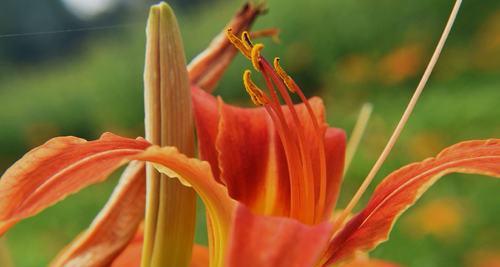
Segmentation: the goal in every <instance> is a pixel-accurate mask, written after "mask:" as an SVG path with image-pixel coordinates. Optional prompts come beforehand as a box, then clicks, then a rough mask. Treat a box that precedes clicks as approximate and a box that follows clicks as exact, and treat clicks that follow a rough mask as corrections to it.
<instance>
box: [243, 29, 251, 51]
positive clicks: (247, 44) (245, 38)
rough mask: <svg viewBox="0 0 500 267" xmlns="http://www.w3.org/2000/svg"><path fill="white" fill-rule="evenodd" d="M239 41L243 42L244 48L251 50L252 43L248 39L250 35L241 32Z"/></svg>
mask: <svg viewBox="0 0 500 267" xmlns="http://www.w3.org/2000/svg"><path fill="white" fill-rule="evenodd" d="M241 40H242V41H243V44H245V46H246V47H247V48H248V49H250V50H251V49H252V47H253V43H252V40H251V39H250V34H249V33H248V32H247V31H243V32H242V33H241Z"/></svg>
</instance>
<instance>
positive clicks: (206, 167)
mask: <svg viewBox="0 0 500 267" xmlns="http://www.w3.org/2000/svg"><path fill="white" fill-rule="evenodd" d="M133 159H138V160H144V161H149V162H153V163H156V164H155V167H156V168H157V169H158V171H160V172H162V173H164V174H166V175H167V176H168V177H172V178H178V179H179V180H180V181H181V182H182V183H183V184H184V185H188V186H192V187H193V189H194V190H195V191H196V192H197V193H198V195H199V196H200V198H201V199H202V201H203V202H204V204H205V207H206V209H207V213H208V215H209V216H208V220H209V221H208V222H207V223H208V224H210V226H211V229H212V231H211V233H209V234H211V235H212V238H211V239H210V242H211V243H210V246H209V247H210V264H213V265H212V266H221V265H222V264H223V261H224V257H223V256H224V253H225V251H226V245H227V240H228V234H229V229H230V224H231V218H232V217H231V216H232V214H233V210H234V207H235V203H236V202H235V201H234V200H232V199H231V198H230V197H229V195H228V194H227V190H226V188H225V187H224V186H223V185H221V184H220V183H217V181H215V179H214V178H213V176H212V171H211V168H210V164H209V163H208V162H206V161H200V160H197V159H194V158H188V157H187V156H185V155H184V154H181V153H180V152H179V151H178V150H177V149H176V148H174V147H163V148H160V147H156V146H153V147H151V148H149V149H148V150H146V151H145V152H144V153H142V154H140V155H138V156H135V157H134V158H133Z"/></svg>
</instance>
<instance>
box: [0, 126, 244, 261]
mask: <svg viewBox="0 0 500 267" xmlns="http://www.w3.org/2000/svg"><path fill="white" fill-rule="evenodd" d="M149 146H150V144H149V143H148V142H146V141H145V140H144V139H128V138H123V137H119V136H116V135H112V134H104V135H103V136H102V137H101V139H99V140H95V141H86V140H83V139H79V138H76V137H58V138H54V139H51V140H49V141H48V142H47V143H46V144H44V145H42V146H40V147H38V148H36V149H34V150H32V151H31V152H29V153H28V154H26V155H25V156H24V157H23V158H22V159H21V160H19V161H18V162H17V163H16V164H14V165H13V166H12V167H11V168H10V169H9V170H7V172H6V173H5V174H4V177H3V178H2V180H0V199H2V201H1V202H0V205H1V206H0V216H1V217H0V219H1V220H2V221H1V225H0V229H1V230H2V232H5V231H6V230H7V229H8V228H9V227H10V226H12V225H13V224H14V223H16V222H17V221H19V220H21V219H23V218H26V217H29V216H33V215H34V214H36V213H37V212H40V211H41V210H43V209H44V208H46V207H48V206H50V205H52V204H54V203H56V202H57V201H59V200H61V199H62V198H64V197H65V196H67V195H68V194H71V193H74V192H76V191H78V190H79V189H81V188H83V187H84V186H87V185H89V184H92V183H96V182H99V181H101V180H103V179H105V178H106V177H107V176H108V175H109V174H110V173H111V172H112V171H114V170H115V169H116V168H118V167H120V166H121V165H123V164H125V163H127V162H129V161H131V160H141V161H149V162H152V163H155V167H156V168H157V169H158V170H159V171H160V172H163V173H165V174H167V175H168V176H169V177H174V178H178V179H179V180H180V181H181V182H182V183H183V184H185V185H188V186H192V187H193V189H194V190H195V191H196V192H197V193H198V194H199V195H200V197H201V199H202V200H203V201H204V203H205V206H206V208H207V212H208V214H209V216H208V219H209V221H210V224H211V226H212V229H213V231H214V232H213V233H211V234H212V242H213V245H212V246H211V247H210V249H211V252H210V253H211V262H213V263H214V265H215V266H220V265H222V264H223V261H224V258H223V255H224V254H223V253H224V252H225V247H226V245H227V240H228V238H227V236H228V234H229V227H230V223H231V215H232V213H233V210H234V205H235V202H234V200H232V199H231V198H229V196H228V194H227V191H226V188H225V187H224V186H223V185H221V184H219V183H217V182H216V181H215V179H214V178H213V176H212V171H211V169H210V164H209V163H208V162H203V161H200V160H197V159H193V158H188V157H187V156H185V155H184V154H181V153H180V152H179V151H178V150H177V149H176V148H173V147H164V148H159V147H157V146H151V147H150V148H149V149H147V150H146V148H148V147H149ZM19 196H21V197H19Z"/></svg>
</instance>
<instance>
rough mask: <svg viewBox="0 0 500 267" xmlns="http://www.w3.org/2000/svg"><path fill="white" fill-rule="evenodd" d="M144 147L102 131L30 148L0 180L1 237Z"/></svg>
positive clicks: (139, 141) (142, 142)
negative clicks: (95, 135)
mask: <svg viewBox="0 0 500 267" xmlns="http://www.w3.org/2000/svg"><path fill="white" fill-rule="evenodd" d="M149 145H150V144H149V143H148V142H146V141H145V140H144V139H128V138H123V137H119V136H116V135H113V134H109V133H106V134H103V135H102V137H101V138H100V139H99V140H96V141H90V142H87V141H86V140H84V139H80V138H76V137H71V136H70V137H58V138H54V139H51V140H49V141H48V142H47V143H45V144H43V145H42V146H39V147H37V148H35V149H33V150H31V151H30V152H28V153H27V154H26V155H25V156H24V157H23V158H21V159H20V160H18V161H17V162H16V163H15V164H14V165H13V166H12V167H10V168H9V169H8V170H7V171H6V172H5V173H4V175H3V176H2V178H1V179H0V199H1V200H2V201H0V235H1V234H3V233H4V232H5V231H6V230H7V229H9V228H10V227H11V226H12V225H13V224H15V223H16V222H17V221H19V220H21V219H23V218H26V217H30V216H33V215H35V214H37V213H38V212H40V211H41V210H43V209H45V208H47V207H49V206H51V205H53V204H55V203H56V202H58V201H60V200H62V199H63V198H65V197H66V196H68V195H69V194H72V193H75V192H77V191H79V190H80V189H82V188H84V187H86V186H89V185H91V184H95V183H98V182H101V181H103V180H104V179H106V178H107V177H108V175H109V174H110V173H111V172H112V171H113V170H115V169H116V168H118V167H119V166H121V165H122V164H124V163H125V162H124V158H126V157H128V156H131V155H134V154H137V153H140V152H142V151H143V150H144V149H145V148H147V147H148V146H149Z"/></svg>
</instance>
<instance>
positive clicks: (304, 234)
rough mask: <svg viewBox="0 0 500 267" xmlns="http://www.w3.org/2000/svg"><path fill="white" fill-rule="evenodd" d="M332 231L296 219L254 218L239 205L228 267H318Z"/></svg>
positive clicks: (329, 227)
mask: <svg viewBox="0 0 500 267" xmlns="http://www.w3.org/2000/svg"><path fill="white" fill-rule="evenodd" d="M331 228H332V227H331V225H330V224H329V223H328V222H324V223H321V224H318V225H314V226H310V225H305V224H302V223H300V222H298V221H296V220H294V219H289V218H284V217H272V216H263V215H255V214H253V213H252V211H250V210H249V209H248V208H246V207H245V206H243V205H238V207H237V209H236V211H235V218H234V222H233V228H232V231H231V241H230V247H229V251H228V260H227V266H229V267H246V266H248V267H254V266H259V267H280V266H283V267H294V266H295V267H307V266H315V265H316V264H317V262H318V260H319V257H320V256H321V253H322V252H323V251H324V249H325V248H326V247H327V245H328V241H329V239H330V234H331Z"/></svg>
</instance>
